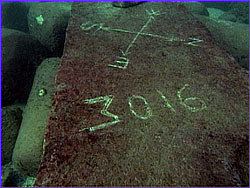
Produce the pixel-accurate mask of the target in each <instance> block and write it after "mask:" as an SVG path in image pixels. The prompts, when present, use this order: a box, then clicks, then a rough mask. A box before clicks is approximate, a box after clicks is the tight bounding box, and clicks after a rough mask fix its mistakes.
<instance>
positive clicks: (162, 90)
mask: <svg viewBox="0 0 250 188" xmlns="http://www.w3.org/2000/svg"><path fill="white" fill-rule="evenodd" d="M145 10H147V11H145ZM152 11H154V12H152ZM158 11H159V12H158ZM193 38H196V39H200V40H202V42H199V43H196V46H194V43H193V42H194V39H193ZM192 44H193V45H192ZM122 51H123V54H122ZM119 62H120V64H119ZM121 62H123V63H121ZM126 62H128V64H127V67H126V68H124V69H122V68H116V67H113V66H114V65H117V66H118V65H120V66H125V65H126ZM186 84H189V85H186ZM248 96H249V95H248V72H247V71H246V70H244V69H242V68H241V67H239V65H238V64H237V63H236V62H235V61H234V60H233V58H232V57H231V56H230V55H229V54H228V53H226V51H225V50H223V49H222V48H221V47H220V46H218V44H217V43H216V42H215V41H214V39H213V38H212V37H211V35H210V34H209V32H208V31H207V29H206V28H205V26H203V25H202V24H201V23H200V22H199V21H197V20H196V19H195V18H194V17H193V16H192V15H191V14H190V13H189V12H188V11H186V8H184V7H183V6H178V5H177V4H176V3H172V2H147V3H143V4H140V5H138V6H135V7H131V8H127V9H117V8H113V7H112V6H111V5H110V3H109V2H74V4H73V8H72V14H71V19H70V22H69V25H68V28H67V38H66V42H65V50H64V54H63V57H62V62H61V64H60V66H59V69H58V73H57V76H56V89H55V97H54V99H53V105H52V111H51V114H50V118H49V122H48V125H47V128H46V136H45V143H46V144H45V149H44V155H43V158H42V162H41V165H40V169H39V172H38V176H37V180H36V182H35V186H241V185H245V186H246V185H248V181H246V182H245V183H246V184H244V182H243V180H242V178H243V177H247V176H248V171H245V169H246V168H248V167H247V166H245V164H247V161H248V154H247V151H248V145H247V143H248ZM112 97H113V98H112ZM90 99H92V100H90ZM119 120H120V121H119ZM98 126H99V129H97V128H98ZM101 126H106V127H101ZM239 150H240V151H241V153H242V156H244V157H241V159H240V160H241V163H238V162H237V161H238V160H239V158H238V157H237V156H236V155H237V153H238V152H239ZM236 163H238V165H236ZM239 164H241V165H239ZM242 164H243V165H242ZM242 166H244V167H242ZM240 169H241V170H240Z"/></svg>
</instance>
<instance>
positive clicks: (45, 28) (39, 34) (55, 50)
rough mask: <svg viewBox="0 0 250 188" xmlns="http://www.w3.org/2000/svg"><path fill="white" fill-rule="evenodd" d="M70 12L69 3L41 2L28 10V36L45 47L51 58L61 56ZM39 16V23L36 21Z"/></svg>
mask: <svg viewBox="0 0 250 188" xmlns="http://www.w3.org/2000/svg"><path fill="white" fill-rule="evenodd" d="M70 10H71V2H46V3H44V2H41V3H38V4H36V5H34V6H31V7H30V9H29V13H28V24H29V31H30V34H31V35H32V36H34V37H35V38H37V39H38V40H39V41H40V42H41V43H42V44H43V45H44V46H46V47H47V48H48V49H49V51H50V52H51V54H52V56H56V57H61V56H62V52H63V45H64V40H65V30H66V27H67V25H68V20H69V16H70ZM39 16H41V18H42V19H43V21H41V22H40V23H39V22H38V21H37V19H36V18H37V17H39Z"/></svg>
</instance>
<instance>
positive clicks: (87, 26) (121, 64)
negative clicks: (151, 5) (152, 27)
mask: <svg viewBox="0 0 250 188" xmlns="http://www.w3.org/2000/svg"><path fill="white" fill-rule="evenodd" d="M146 13H147V15H148V20H147V22H146V23H145V24H144V25H143V26H142V28H141V29H140V30H139V31H130V30H126V29H122V28H114V27H106V26H104V23H96V24H91V23H90V22H86V23H82V24H81V25H80V27H81V29H82V30H84V31H89V30H92V29H93V28H97V29H96V30H95V31H94V33H93V34H95V33H96V32H97V31H100V30H103V31H108V32H110V31H115V32H122V33H130V34H136V35H135V37H134V38H133V40H132V41H131V42H130V43H129V45H128V46H127V48H126V50H120V51H121V53H122V55H121V56H118V57H117V60H115V64H108V66H110V67H115V68H121V69H126V68H127V66H128V63H129V59H128V58H127V55H128V54H130V53H131V52H129V50H130V49H131V47H132V46H133V44H134V43H135V41H136V40H137V38H138V37H139V35H142V36H147V37H153V38H160V39H164V40H166V41H168V42H184V43H185V44H186V45H191V46H199V45H198V43H200V42H203V40H201V39H197V38H193V37H189V38H188V39H181V38H177V37H168V36H162V35H158V34H152V33H144V32H143V30H144V29H145V28H146V27H147V26H148V25H149V23H150V22H151V21H152V20H154V19H155V16H158V15H162V14H166V13H165V12H162V13H161V12H160V11H154V10H153V9H151V10H150V11H149V10H146Z"/></svg>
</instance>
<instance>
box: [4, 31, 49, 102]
mask: <svg viewBox="0 0 250 188" xmlns="http://www.w3.org/2000/svg"><path fill="white" fill-rule="evenodd" d="M46 56H48V51H47V50H46V48H45V47H44V46H43V45H42V44H41V43H40V42H39V41H38V40H36V39H35V38H33V37H32V36H30V35H28V34H25V33H23V32H20V31H17V30H13V29H5V28H2V30H1V60H2V61H1V83H2V85H1V92H2V93H1V102H2V103H1V105H2V106H6V105H10V104H13V103H14V102H16V101H21V102H26V100H27V98H28V96H29V91H30V89H31V87H32V81H33V76H34V74H35V68H36V67H37V66H38V65H39V64H40V63H41V62H42V60H43V59H44V58H45V57H46Z"/></svg>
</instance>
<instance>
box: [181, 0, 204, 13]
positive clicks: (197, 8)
mask: <svg viewBox="0 0 250 188" xmlns="http://www.w3.org/2000/svg"><path fill="white" fill-rule="evenodd" d="M179 3H180V4H182V5H184V6H185V7H187V9H188V10H189V11H190V12H191V13H192V14H199V15H203V16H209V13H208V11H207V8H206V7H205V5H204V4H202V3H201V2H198V1H180V2H179Z"/></svg>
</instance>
